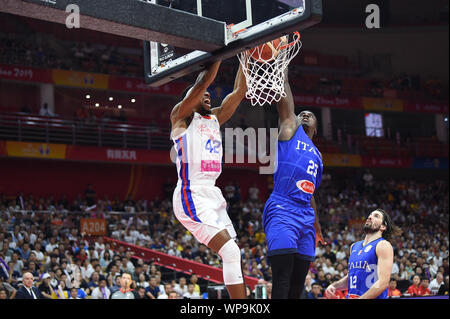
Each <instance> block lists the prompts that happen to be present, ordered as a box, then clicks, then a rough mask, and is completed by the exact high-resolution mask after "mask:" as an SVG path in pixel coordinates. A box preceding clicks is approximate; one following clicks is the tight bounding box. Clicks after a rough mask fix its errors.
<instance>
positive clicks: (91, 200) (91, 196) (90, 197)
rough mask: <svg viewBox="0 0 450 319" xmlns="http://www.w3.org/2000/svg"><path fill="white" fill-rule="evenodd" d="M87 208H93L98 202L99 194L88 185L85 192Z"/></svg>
mask: <svg viewBox="0 0 450 319" xmlns="http://www.w3.org/2000/svg"><path fill="white" fill-rule="evenodd" d="M84 196H85V199H86V203H87V206H93V205H94V204H95V201H96V196H97V193H96V192H95V191H94V189H93V188H92V184H88V185H87V189H86V190H85V191H84Z"/></svg>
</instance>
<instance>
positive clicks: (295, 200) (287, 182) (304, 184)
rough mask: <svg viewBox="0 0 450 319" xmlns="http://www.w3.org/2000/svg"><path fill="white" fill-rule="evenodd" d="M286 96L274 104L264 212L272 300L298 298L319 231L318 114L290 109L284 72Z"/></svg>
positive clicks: (320, 177)
mask: <svg viewBox="0 0 450 319" xmlns="http://www.w3.org/2000/svg"><path fill="white" fill-rule="evenodd" d="M285 91H286V97H284V98H282V99H281V100H280V102H278V104H277V108H278V113H279V133H278V152H277V160H276V170H275V173H274V177H273V180H274V186H273V191H272V194H271V195H270V197H269V199H268V200H267V202H266V205H265V207H264V212H263V226H264V232H265V234H266V240H267V245H268V258H269V262H270V265H271V268H272V299H299V298H300V295H301V293H302V290H303V287H304V283H305V278H306V275H307V273H308V269H309V265H310V263H311V262H312V261H313V260H314V257H315V248H316V238H317V241H320V242H321V243H322V244H324V242H323V238H322V232H321V228H320V224H319V219H318V215H317V212H316V203H315V200H314V193H315V191H316V190H317V188H318V187H319V185H320V182H321V179H322V171H323V163H322V155H321V154H320V152H319V150H318V149H317V147H316V146H315V145H314V143H313V142H312V139H313V137H314V136H315V135H316V134H317V119H316V117H315V115H314V114H313V113H312V112H309V111H303V112H301V113H300V114H299V115H298V116H296V115H295V112H294V108H295V107H294V99H293V97H292V92H291V88H290V85H289V81H288V74H287V70H286V77H285Z"/></svg>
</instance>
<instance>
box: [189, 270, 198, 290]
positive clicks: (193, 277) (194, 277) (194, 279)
mask: <svg viewBox="0 0 450 319" xmlns="http://www.w3.org/2000/svg"><path fill="white" fill-rule="evenodd" d="M189 281H190V283H191V284H193V285H194V292H196V293H198V294H199V295H200V293H201V292H200V286H199V285H198V276H197V275H196V274H192V275H191V278H190V280H189Z"/></svg>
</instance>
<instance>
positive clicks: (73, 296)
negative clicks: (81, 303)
mask: <svg viewBox="0 0 450 319" xmlns="http://www.w3.org/2000/svg"><path fill="white" fill-rule="evenodd" d="M69 299H81V298H78V289H77V288H75V287H74V288H70V294H69Z"/></svg>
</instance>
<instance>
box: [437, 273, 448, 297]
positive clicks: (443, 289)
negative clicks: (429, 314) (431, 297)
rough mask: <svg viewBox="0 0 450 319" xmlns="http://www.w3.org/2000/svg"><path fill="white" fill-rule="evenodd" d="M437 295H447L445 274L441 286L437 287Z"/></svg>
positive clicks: (446, 277)
mask: <svg viewBox="0 0 450 319" xmlns="http://www.w3.org/2000/svg"><path fill="white" fill-rule="evenodd" d="M438 295H441V296H442V295H446V296H448V275H447V276H445V282H444V284H443V285H441V287H440V288H439V291H438Z"/></svg>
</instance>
